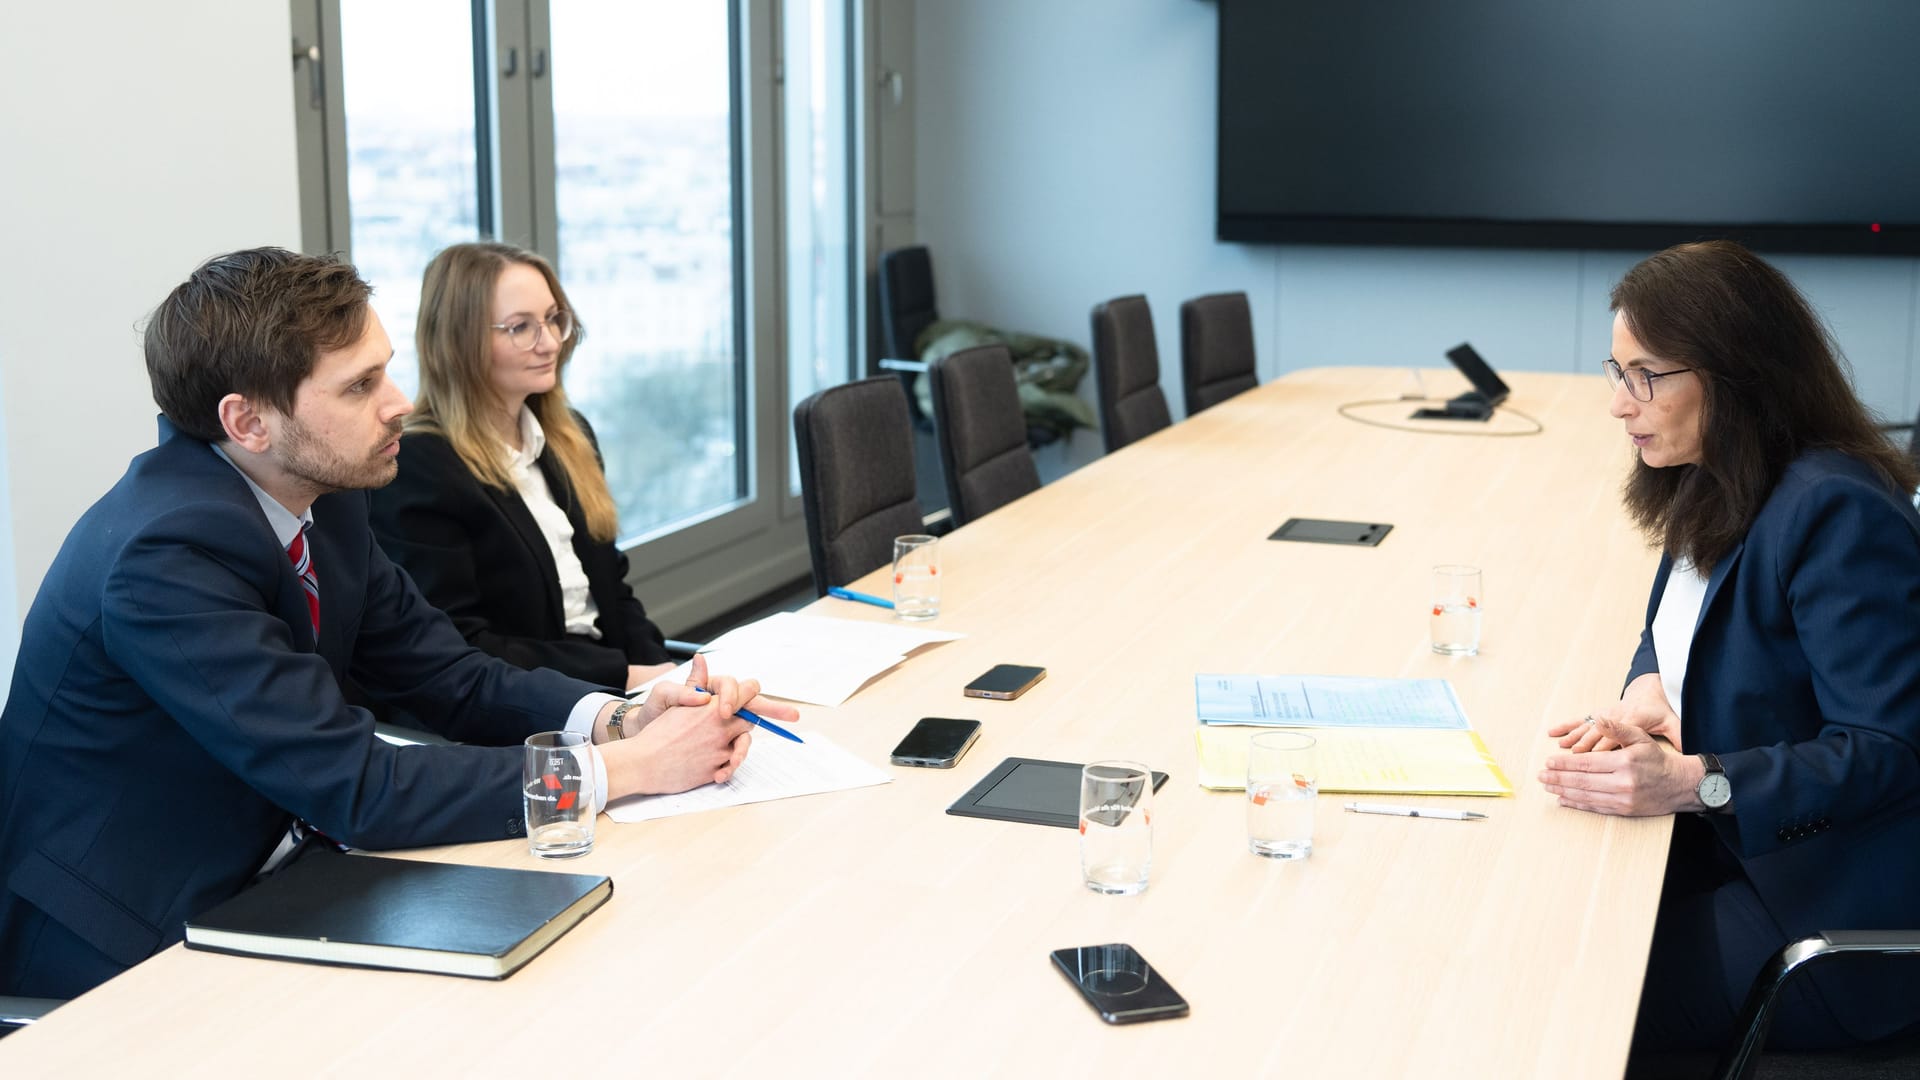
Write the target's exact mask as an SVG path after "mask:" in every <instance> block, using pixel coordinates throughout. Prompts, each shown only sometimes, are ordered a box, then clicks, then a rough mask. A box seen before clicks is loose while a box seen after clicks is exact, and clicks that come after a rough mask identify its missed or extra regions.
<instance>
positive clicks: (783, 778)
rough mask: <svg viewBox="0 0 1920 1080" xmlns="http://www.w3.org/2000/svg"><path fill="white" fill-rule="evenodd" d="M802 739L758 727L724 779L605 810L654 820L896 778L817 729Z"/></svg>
mask: <svg viewBox="0 0 1920 1080" xmlns="http://www.w3.org/2000/svg"><path fill="white" fill-rule="evenodd" d="M801 737H802V738H804V739H806V740H807V741H806V743H805V744H801V743H796V742H792V741H789V740H787V739H783V738H781V737H780V736H778V735H775V734H773V733H772V732H770V731H760V730H756V731H754V733H753V747H752V749H750V750H748V751H747V760H745V761H743V762H741V763H740V768H739V769H737V770H735V771H734V774H733V776H732V777H730V778H729V779H728V780H727V782H726V783H724V784H708V785H706V786H705V787H697V788H694V789H693V790H692V791H683V792H681V793H680V794H678V795H629V796H628V797H626V798H624V799H615V800H614V801H613V802H610V803H608V804H607V814H608V815H609V816H610V817H612V818H613V820H615V821H623V822H633V821H652V820H654V819H655V818H664V817H676V816H678V815H680V814H697V813H699V812H700V811H702V810H717V809H719V808H720V807H723V806H740V805H742V804H745V803H755V802H770V801H772V800H774V799H791V798H793V797H794V796H796V795H819V794H822V793H823V792H828V791H848V790H850V789H853V788H862V787H872V786H873V785H875V784H890V783H892V782H893V776H892V774H890V773H888V772H887V771H886V770H885V769H882V768H879V767H877V766H874V765H869V764H867V763H866V762H865V761H862V760H860V759H859V758H857V757H854V756H853V755H852V754H849V753H848V752H846V751H845V750H842V749H841V748H840V747H839V746H837V745H835V744H834V743H833V742H832V740H830V739H828V738H827V737H826V736H825V735H822V734H820V733H819V732H816V731H809V732H805V733H802V734H801Z"/></svg>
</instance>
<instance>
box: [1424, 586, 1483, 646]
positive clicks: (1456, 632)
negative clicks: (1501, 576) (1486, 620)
mask: <svg viewBox="0 0 1920 1080" xmlns="http://www.w3.org/2000/svg"><path fill="white" fill-rule="evenodd" d="M1481 599H1482V596H1481V592H1480V570H1479V568H1478V567H1473V566H1436V567H1434V568H1433V614H1432V616H1431V622H1429V623H1428V630H1429V632H1430V633H1431V634H1432V635H1433V651H1434V652H1437V653H1440V654H1441V655H1443V656H1477V655H1479V653H1480V611H1481Z"/></svg>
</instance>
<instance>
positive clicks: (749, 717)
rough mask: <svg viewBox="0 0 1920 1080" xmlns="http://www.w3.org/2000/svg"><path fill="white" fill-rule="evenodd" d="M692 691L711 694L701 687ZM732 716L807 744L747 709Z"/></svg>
mask: <svg viewBox="0 0 1920 1080" xmlns="http://www.w3.org/2000/svg"><path fill="white" fill-rule="evenodd" d="M694 689H695V690H698V691H700V692H701V693H703V694H710V693H712V692H713V691H711V690H708V689H707V688H705V687H702V686H696V687H694ZM733 714H734V715H735V716H738V717H739V718H740V719H742V720H745V721H746V722H747V723H749V724H758V725H760V726H761V727H763V728H766V729H767V730H768V731H771V732H773V733H774V734H775V735H778V736H780V737H781V738H783V739H792V740H793V741H794V742H797V743H799V744H800V745H802V746H805V745H806V744H807V740H805V739H803V738H801V737H800V736H798V735H795V734H794V733H793V732H791V731H788V730H787V729H786V728H783V727H781V726H780V725H779V724H776V723H774V722H773V721H771V720H767V719H764V718H762V717H761V716H760V714H759V713H756V712H752V711H750V710H747V709H735V710H734V711H733Z"/></svg>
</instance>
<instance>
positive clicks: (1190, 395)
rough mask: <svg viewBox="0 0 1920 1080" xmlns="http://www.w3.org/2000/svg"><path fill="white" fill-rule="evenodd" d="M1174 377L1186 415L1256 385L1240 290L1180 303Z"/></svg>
mask: <svg viewBox="0 0 1920 1080" xmlns="http://www.w3.org/2000/svg"><path fill="white" fill-rule="evenodd" d="M1180 377H1181V382H1182V383H1183V384H1184V386H1185V389H1186V396H1187V415H1188V416H1192V415H1193V414H1194V413H1197V412H1199V411H1200V410H1202V409H1207V408H1211V407H1213V406H1215V405H1218V404H1220V403H1221V402H1223V401H1225V400H1227V399H1228V398H1230V397H1232V396H1233V395H1235V394H1238V393H1240V392H1242V391H1245V390H1251V389H1253V388H1254V387H1256V386H1259V385H1260V376H1258V375H1256V374H1254V370H1253V312H1252V310H1251V309H1250V308H1249V307H1248V306H1247V294H1246V293H1243V292H1233V293H1214V294H1213V295H1211V296H1201V297H1197V298H1195V299H1192V300H1189V301H1187V302H1186V303H1184V304H1181V305H1180Z"/></svg>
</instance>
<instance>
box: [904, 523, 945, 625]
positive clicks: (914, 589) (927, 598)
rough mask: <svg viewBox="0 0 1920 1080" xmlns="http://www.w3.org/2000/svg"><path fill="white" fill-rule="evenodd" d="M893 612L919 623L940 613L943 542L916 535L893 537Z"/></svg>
mask: <svg viewBox="0 0 1920 1080" xmlns="http://www.w3.org/2000/svg"><path fill="white" fill-rule="evenodd" d="M893 613H894V614H895V615H897V616H899V617H900V618H902V619H912V620H914V621H916V622H917V621H919V620H922V619H931V618H933V617H934V616H936V615H939V614H940V540H939V538H938V537H933V536H926V535H923V534H920V533H915V534H913V535H911V536H896V537H894V538H893Z"/></svg>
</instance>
